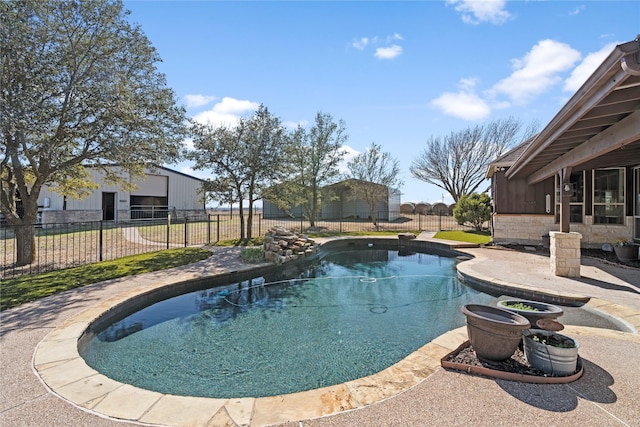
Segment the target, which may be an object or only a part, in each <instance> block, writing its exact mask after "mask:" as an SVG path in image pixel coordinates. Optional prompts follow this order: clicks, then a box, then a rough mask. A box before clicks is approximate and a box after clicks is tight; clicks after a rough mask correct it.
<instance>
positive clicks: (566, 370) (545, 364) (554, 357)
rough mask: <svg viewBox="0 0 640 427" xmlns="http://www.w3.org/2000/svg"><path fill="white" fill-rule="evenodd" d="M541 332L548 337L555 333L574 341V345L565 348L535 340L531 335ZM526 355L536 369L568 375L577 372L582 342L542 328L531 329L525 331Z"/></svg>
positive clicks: (557, 335)
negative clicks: (579, 342)
mask: <svg viewBox="0 0 640 427" xmlns="http://www.w3.org/2000/svg"><path fill="white" fill-rule="evenodd" d="M536 334H540V335H545V336H547V337H549V336H552V335H555V336H556V337H560V338H562V339H563V340H568V341H569V342H571V343H573V345H574V347H570V348H564V347H556V346H553V345H547V344H543V343H540V342H537V341H534V340H533V339H532V338H531V337H532V336H533V335H536ZM523 336H524V355H525V357H526V358H527V361H528V362H529V363H530V364H531V366H533V367H534V368H536V369H539V370H541V371H542V372H545V373H547V374H552V375H558V376H567V375H573V374H574V373H575V372H576V366H577V363H578V349H579V348H580V344H578V342H577V341H575V340H574V339H572V338H569V337H567V336H565V335H561V334H558V333H555V332H550V331H545V330H542V329H530V330H527V331H524V332H523Z"/></svg>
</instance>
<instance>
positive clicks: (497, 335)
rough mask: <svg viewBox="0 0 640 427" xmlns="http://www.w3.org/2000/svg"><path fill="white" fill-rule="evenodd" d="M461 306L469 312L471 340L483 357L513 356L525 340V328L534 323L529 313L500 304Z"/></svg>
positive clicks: (463, 310) (467, 316) (467, 314)
mask: <svg viewBox="0 0 640 427" xmlns="http://www.w3.org/2000/svg"><path fill="white" fill-rule="evenodd" d="M461 310H462V312H463V313H464V315H465V316H466V323H467V334H468V335H469V342H470V343H471V347H473V350H474V351H475V352H476V355H477V356H478V357H479V358H480V359H487V360H496V361H497V360H504V359H507V358H509V357H511V355H512V354H513V353H514V352H515V351H516V349H517V348H518V345H519V344H520V341H521V340H522V331H523V330H525V329H529V327H530V326H531V324H530V323H529V321H528V320H527V319H526V318H525V317H523V316H520V315H519V314H516V313H512V312H510V311H508V310H503V309H501V308H497V307H491V306H488V305H480V304H467V305H465V306H463V307H462V309H461Z"/></svg>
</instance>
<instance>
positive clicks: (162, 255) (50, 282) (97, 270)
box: [0, 248, 211, 310]
mask: <svg viewBox="0 0 640 427" xmlns="http://www.w3.org/2000/svg"><path fill="white" fill-rule="evenodd" d="M209 256H211V252H210V251H208V250H206V249H201V248H179V249H169V250H164V251H157V252H148V253H144V254H140V255H133V256H128V257H124V258H119V259H115V260H110V261H103V262H98V263H94V264H88V265H83V266H80V267H73V268H67V269H64V270H56V271H50V272H47V273H41V274H35V275H28V276H20V277H16V278H12V279H5V280H3V281H2V292H1V293H0V310H6V309H8V308H11V307H15V306H18V305H20V304H24V303H26V302H30V301H35V300H37V299H40V298H44V297H47V296H50V295H53V294H57V293H59V292H63V291H66V290H69V289H73V288H77V287H80V286H84V285H88V284H91V283H96V282H101V281H103V280H109V279H115V278H118V277H124V276H132V275H135V274H142V273H148V272H151V271H158V270H164V269H167V268H172V267H177V266H180V265H185V264H190V263H193V262H196V261H200V260H203V259H206V258H208V257H209Z"/></svg>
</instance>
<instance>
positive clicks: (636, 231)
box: [633, 167, 640, 240]
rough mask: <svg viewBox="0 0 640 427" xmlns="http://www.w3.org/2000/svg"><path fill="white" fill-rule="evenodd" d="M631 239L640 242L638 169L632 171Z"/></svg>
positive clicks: (639, 175)
mask: <svg viewBox="0 0 640 427" xmlns="http://www.w3.org/2000/svg"><path fill="white" fill-rule="evenodd" d="M633 238H634V239H636V240H640V167H638V168H635V169H634V170H633Z"/></svg>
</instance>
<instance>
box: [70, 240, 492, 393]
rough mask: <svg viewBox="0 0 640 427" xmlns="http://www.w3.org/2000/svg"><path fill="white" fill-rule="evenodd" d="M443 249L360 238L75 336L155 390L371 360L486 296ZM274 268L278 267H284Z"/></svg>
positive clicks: (258, 383)
mask: <svg viewBox="0 0 640 427" xmlns="http://www.w3.org/2000/svg"><path fill="white" fill-rule="evenodd" d="M456 262H457V261H456V260H455V259H453V258H447V257H440V256H436V255H431V254H424V253H416V254H410V255H406V256H405V255H402V254H400V253H398V252H397V251H390V250H380V249H366V250H357V251H341V252H334V253H331V254H329V255H327V256H325V257H323V258H321V259H320V260H318V261H317V262H315V263H313V264H309V263H300V264H299V269H298V270H297V271H295V272H291V271H288V272H287V273H286V276H284V277H283V276H282V275H281V274H280V273H283V272H276V273H274V274H268V275H262V276H257V277H251V278H248V279H246V280H242V281H239V282H237V283H229V284H226V285H225V286H216V287H213V288H209V289H204V290H198V291H195V292H190V293H187V294H184V295H180V296H177V297H174V298H171V299H168V300H165V301H160V302H157V303H155V304H153V305H151V306H149V307H146V308H143V309H141V310H139V311H137V312H135V313H133V314H131V315H130V316H128V317H126V318H124V319H121V320H119V321H117V322H115V323H113V324H111V325H109V326H108V327H106V328H105V329H103V330H101V331H98V332H97V333H96V334H95V335H94V336H92V337H91V338H90V339H86V340H83V344H82V345H81V346H80V353H81V355H82V356H83V358H84V359H85V360H86V362H87V364H88V365H90V366H91V367H93V368H94V369H96V370H97V371H99V372H101V373H103V374H105V375H107V376H108V377H110V378H112V379H115V380H117V381H120V382H124V383H128V384H132V385H135V386H137V387H140V388H144V389H148V390H153V391H158V392H162V393H166V394H177V395H189V396H202V397H245V396H252V397H262V396H272V395H278V394H286V393H293V392H298V391H302V390H308V389H314V388H319V387H324V386H328V385H333V384H339V383H343V382H346V381H349V380H352V379H355V378H360V377H364V376H367V375H370V374H373V373H375V372H378V371H381V370H383V369H385V368H386V367H388V366H390V365H392V364H394V363H396V362H398V361H399V360H401V359H403V358H404V357H406V356H407V355H409V354H410V353H412V352H413V351H415V350H416V349H418V348H419V347H421V346H423V345H424V344H426V343H428V342H429V341H431V340H432V339H433V338H435V337H437V336H439V335H440V334H442V333H444V332H446V331H448V330H451V329H454V328H456V327H459V326H462V325H463V324H464V317H463V316H462V315H461V313H460V307H461V306H462V305H464V304H467V303H472V302H474V303H486V304H493V303H494V301H495V298H493V297H491V296H489V295H486V294H482V293H479V292H477V291H475V290H473V289H470V288H468V287H466V286H464V285H462V284H460V283H459V282H458V280H457V279H456V277H455V268H454V266H455V263H456ZM283 274H284V273H283Z"/></svg>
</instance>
